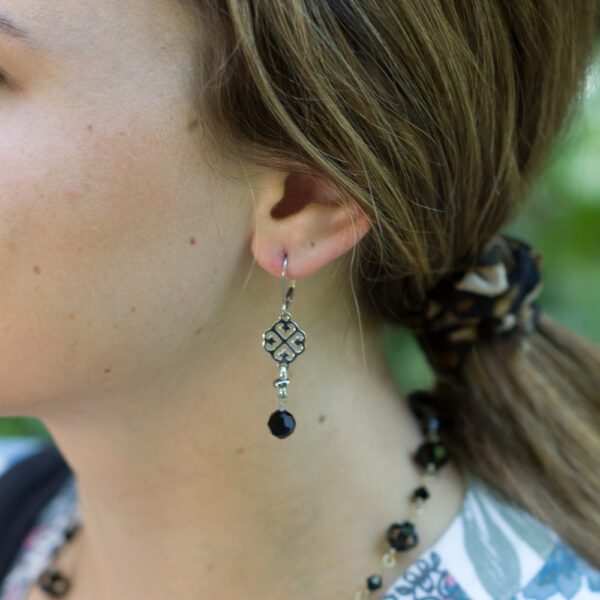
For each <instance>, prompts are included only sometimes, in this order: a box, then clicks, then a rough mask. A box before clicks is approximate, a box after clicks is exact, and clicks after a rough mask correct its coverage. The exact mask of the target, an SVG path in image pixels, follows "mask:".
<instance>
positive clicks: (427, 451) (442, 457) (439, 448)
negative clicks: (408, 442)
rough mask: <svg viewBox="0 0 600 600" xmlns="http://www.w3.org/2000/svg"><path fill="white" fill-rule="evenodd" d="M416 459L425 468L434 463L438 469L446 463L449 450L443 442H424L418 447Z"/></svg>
mask: <svg viewBox="0 0 600 600" xmlns="http://www.w3.org/2000/svg"><path fill="white" fill-rule="evenodd" d="M414 459H415V461H416V463H417V464H418V465H419V466H420V467H422V468H423V469H426V468H427V465H430V464H433V465H435V468H436V470H437V469H439V468H440V467H442V466H444V465H445V464H446V461H447V460H448V450H447V449H446V446H444V444H443V443H442V442H423V443H422V444H421V445H420V446H419V448H418V449H417V452H416V453H415V456H414Z"/></svg>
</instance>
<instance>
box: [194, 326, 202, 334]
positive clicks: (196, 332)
mask: <svg viewBox="0 0 600 600" xmlns="http://www.w3.org/2000/svg"><path fill="white" fill-rule="evenodd" d="M201 331H202V327H198V329H196V331H195V332H194V335H198V334H199V333H200V332H201Z"/></svg>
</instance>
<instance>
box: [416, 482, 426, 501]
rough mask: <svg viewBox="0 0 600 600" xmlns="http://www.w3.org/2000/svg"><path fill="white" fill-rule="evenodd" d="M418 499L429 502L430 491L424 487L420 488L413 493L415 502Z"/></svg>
mask: <svg viewBox="0 0 600 600" xmlns="http://www.w3.org/2000/svg"><path fill="white" fill-rule="evenodd" d="M417 498H421V500H427V498H429V491H428V490H427V488H426V487H425V486H424V485H421V486H419V487H418V488H416V489H415V491H414V492H413V500H416V499H417Z"/></svg>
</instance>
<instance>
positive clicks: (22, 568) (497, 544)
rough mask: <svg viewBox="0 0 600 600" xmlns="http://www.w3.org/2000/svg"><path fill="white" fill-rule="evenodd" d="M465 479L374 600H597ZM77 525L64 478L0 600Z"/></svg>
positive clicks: (522, 515)
mask: <svg viewBox="0 0 600 600" xmlns="http://www.w3.org/2000/svg"><path fill="white" fill-rule="evenodd" d="M5 454H6V453H4V458H6V456H5ZM2 458H3V446H2V443H1V442H0V474H1V473H2V471H3V467H4V469H6V468H7V467H8V465H9V463H10V462H11V461H12V462H14V460H16V459H15V458H14V456H13V458H12V459H11V460H8V461H6V460H4V464H3V461H2ZM465 476H466V477H467V481H468V487H467V491H466V494H465V497H464V499H463V505H462V507H461V510H460V512H459V513H458V514H457V515H456V516H455V517H454V519H453V520H452V522H451V523H450V525H449V526H448V527H447V528H446V530H445V531H444V532H443V533H442V535H441V536H440V537H439V538H438V540H437V541H436V542H435V543H434V544H433V545H431V546H430V547H429V548H428V549H426V550H425V551H423V552H422V553H421V555H420V556H419V557H418V558H417V560H415V561H414V563H413V564H412V565H411V566H410V567H409V568H408V569H406V570H405V571H404V573H403V574H402V575H400V576H399V577H398V578H397V579H396V580H395V581H393V582H392V583H391V584H388V586H387V588H384V592H383V595H381V593H380V596H378V597H379V598H381V600H600V570H599V569H598V568H596V567H595V566H593V565H591V564H590V563H588V562H587V561H585V560H584V559H583V558H582V557H580V556H579V555H578V554H577V553H576V552H575V551H574V550H573V549H572V548H571V547H570V546H569V545H567V544H566V543H565V542H564V541H563V540H562V539H561V538H560V537H559V536H558V535H557V534H556V533H555V532H554V531H553V530H552V529H550V528H549V527H548V526H546V525H545V524H543V523H542V522H540V521H539V520H537V519H536V518H534V517H533V516H532V515H530V514H529V513H528V512H526V511H524V510H523V509H521V508H519V507H517V506H515V505H513V504H512V503H510V502H507V501H506V500H505V499H504V498H503V497H502V496H501V495H500V494H499V493H498V492H497V491H496V490H495V489H493V488H492V487H490V486H488V485H487V484H486V483H485V482H484V481H482V480H481V479H479V478H478V477H476V476H475V475H473V474H472V473H469V472H468V471H465ZM80 522H81V514H80V513H79V505H78V502H77V482H76V479H75V477H74V476H71V477H70V478H69V479H68V480H67V481H65V483H64V484H63V486H62V488H61V489H60V490H59V492H58V493H57V494H56V495H55V496H54V498H53V499H52V501H51V502H49V503H48V504H47V506H46V508H45V509H44V510H43V511H42V512H41V513H40V515H39V518H38V521H37V524H36V526H35V527H34V528H33V529H32V530H31V532H30V533H29V535H28V536H27V538H26V539H25V541H24V542H23V545H22V547H21V549H20V550H19V553H18V555H17V557H16V558H15V561H14V564H13V566H12V568H11V570H10V571H9V573H8V574H7V576H6V577H5V579H4V581H3V582H0V600H23V598H25V597H26V595H27V593H28V592H29V590H30V588H31V587H32V586H33V585H35V579H36V578H37V576H38V575H39V574H40V573H41V572H42V571H43V569H44V568H45V567H46V566H47V565H48V564H49V563H50V561H51V558H52V552H53V551H54V550H55V549H57V548H59V547H60V545H61V544H62V543H64V538H63V532H64V531H65V529H66V528H68V527H69V526H70V525H72V524H74V523H80ZM384 578H385V573H384ZM355 584H356V582H354V583H351V585H350V589H354V588H355V587H356V586H355ZM351 596H352V594H349V597H351ZM373 597H374V598H375V597H377V596H375V594H374V595H373Z"/></svg>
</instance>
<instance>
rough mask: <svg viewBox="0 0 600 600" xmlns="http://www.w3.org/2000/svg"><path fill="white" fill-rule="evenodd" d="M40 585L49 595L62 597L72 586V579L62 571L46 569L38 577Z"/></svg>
mask: <svg viewBox="0 0 600 600" xmlns="http://www.w3.org/2000/svg"><path fill="white" fill-rule="evenodd" d="M38 583H39V584H40V587H41V588H42V589H43V590H44V592H46V593H47V594H48V595H49V596H52V597H54V598H60V597H62V596H65V595H66V594H67V592H68V591H69V588H70V587H71V582H70V580H69V579H68V578H67V577H65V576H64V575H63V574H62V573H61V572H60V571H56V570H53V569H46V570H45V571H43V572H42V574H41V575H40V576H39V578H38Z"/></svg>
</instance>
